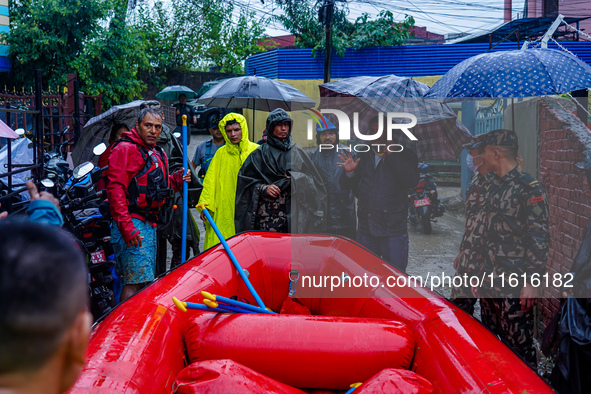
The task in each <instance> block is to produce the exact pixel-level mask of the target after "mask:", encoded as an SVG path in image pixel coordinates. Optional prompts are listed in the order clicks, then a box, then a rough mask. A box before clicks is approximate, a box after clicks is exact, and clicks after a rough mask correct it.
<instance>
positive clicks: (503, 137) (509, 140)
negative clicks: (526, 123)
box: [478, 129, 519, 148]
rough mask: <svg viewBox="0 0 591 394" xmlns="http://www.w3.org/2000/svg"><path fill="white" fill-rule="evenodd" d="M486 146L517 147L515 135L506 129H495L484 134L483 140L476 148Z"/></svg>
mask: <svg viewBox="0 0 591 394" xmlns="http://www.w3.org/2000/svg"><path fill="white" fill-rule="evenodd" d="M487 145H493V146H514V147H516V148H517V147H519V143H518V141H517V134H515V132H514V131H513V130H508V129H497V130H493V131H491V132H490V133H486V134H485V138H483V140H482V141H481V143H480V145H479V146H478V148H480V147H482V148H483V147H485V146H487Z"/></svg>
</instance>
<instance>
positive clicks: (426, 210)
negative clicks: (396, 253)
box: [408, 163, 445, 234]
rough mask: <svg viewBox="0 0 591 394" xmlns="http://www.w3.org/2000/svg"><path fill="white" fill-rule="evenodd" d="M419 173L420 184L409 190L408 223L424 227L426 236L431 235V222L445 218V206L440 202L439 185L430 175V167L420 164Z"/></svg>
mask: <svg viewBox="0 0 591 394" xmlns="http://www.w3.org/2000/svg"><path fill="white" fill-rule="evenodd" d="M419 172H420V180H419V183H418V184H417V185H416V186H415V187H414V188H412V189H410V190H409V195H408V198H409V206H408V221H409V222H410V223H411V224H414V225H419V226H420V227H422V229H423V233H424V234H431V232H432V226H431V222H432V221H433V222H435V220H434V219H435V218H437V217H440V216H443V214H444V213H445V206H443V204H441V202H440V201H439V198H438V195H437V184H436V183H435V181H433V177H432V176H431V175H430V174H429V166H428V165H427V164H425V163H419Z"/></svg>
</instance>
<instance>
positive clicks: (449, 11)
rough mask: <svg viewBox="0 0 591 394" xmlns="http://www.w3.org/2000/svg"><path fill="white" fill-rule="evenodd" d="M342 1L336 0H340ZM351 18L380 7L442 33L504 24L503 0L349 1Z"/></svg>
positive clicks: (276, 27) (278, 30)
mask: <svg viewBox="0 0 591 394" xmlns="http://www.w3.org/2000/svg"><path fill="white" fill-rule="evenodd" d="M229 1H231V2H232V3H234V4H235V5H236V7H248V8H249V9H252V10H255V11H256V12H257V15H258V16H267V17H269V16H272V15H277V14H278V13H280V12H281V10H280V9H279V7H278V6H277V4H276V2H275V0H265V4H262V3H261V0H229ZM338 2H339V0H337V3H338ZM347 3H348V5H349V9H350V14H349V18H350V19H351V20H355V18H357V17H358V16H360V15H361V14H362V13H363V12H367V13H368V14H370V15H372V16H373V15H377V14H378V13H379V12H380V11H381V10H384V9H385V10H389V11H392V13H394V15H395V17H396V19H397V20H402V19H403V18H404V15H405V14H408V15H412V16H413V17H414V18H415V25H416V26H426V27H427V28H428V30H429V31H432V32H434V33H439V34H447V33H460V32H464V33H476V32H486V31H490V30H491V29H492V28H493V27H495V26H498V25H500V24H502V23H503V7H504V0H347ZM523 6H524V0H513V19H516V18H517V17H518V14H519V16H520V17H522V16H523ZM267 34H269V35H270V36H277V35H284V34H289V32H287V31H285V30H284V29H283V27H282V26H281V24H279V23H277V22H271V24H270V26H269V27H268V28H267Z"/></svg>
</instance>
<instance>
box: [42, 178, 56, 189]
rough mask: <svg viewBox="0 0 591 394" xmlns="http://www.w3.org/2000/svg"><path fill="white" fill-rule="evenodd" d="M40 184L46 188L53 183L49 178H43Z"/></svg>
mask: <svg viewBox="0 0 591 394" xmlns="http://www.w3.org/2000/svg"><path fill="white" fill-rule="evenodd" d="M41 184H42V185H43V186H45V187H47V188H51V187H54V186H55V183H53V181H52V180H51V179H48V178H45V179H43V180H41Z"/></svg>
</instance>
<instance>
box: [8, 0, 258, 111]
mask: <svg viewBox="0 0 591 394" xmlns="http://www.w3.org/2000/svg"><path fill="white" fill-rule="evenodd" d="M135 4H137V7H135V9H134V10H128V0H92V1H87V0H13V1H12V2H11V3H10V17H11V31H10V34H9V35H4V37H3V39H4V40H5V41H6V43H7V44H8V45H10V49H9V56H10V59H11V62H12V71H13V76H14V78H15V82H16V83H17V84H21V85H22V86H32V85H33V84H34V76H35V70H37V69H41V70H42V72H43V80H44V86H45V87H46V88H47V87H49V86H50V87H52V88H53V87H56V86H63V85H65V83H66V78H67V74H74V73H77V74H78V75H79V80H80V81H81V89H83V90H84V91H85V92H86V93H88V94H99V93H101V94H103V102H104V104H105V106H110V105H112V104H117V103H122V102H126V101H129V100H132V99H134V98H136V97H139V96H140V95H141V92H142V90H143V89H144V88H145V85H144V83H143V82H142V81H141V80H140V78H139V73H140V72H143V71H151V72H152V75H156V78H158V75H159V72H160V71H167V70H171V69H174V70H178V71H180V72H183V71H188V70H200V69H204V68H206V67H208V66H210V65H216V66H217V67H218V68H219V69H220V71H222V72H234V73H239V72H241V71H242V61H243V60H245V59H246V58H247V57H248V56H249V55H251V54H253V53H257V52H260V51H262V50H263V48H261V47H259V46H258V45H257V40H259V39H260V38H262V37H263V31H264V29H263V25H264V23H265V21H264V20H260V21H259V20H257V19H256V18H255V15H254V13H253V12H247V11H246V10H244V9H240V10H235V9H234V6H233V4H232V3H231V2H228V1H226V0H175V1H173V2H169V1H165V0H156V1H155V2H152V1H148V0H139V2H136V3H134V6H135ZM128 11H129V12H128Z"/></svg>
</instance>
